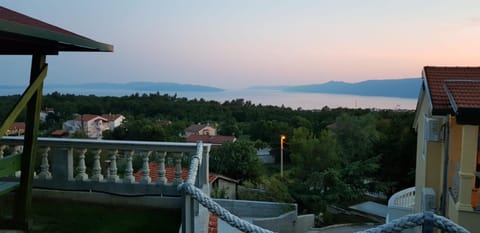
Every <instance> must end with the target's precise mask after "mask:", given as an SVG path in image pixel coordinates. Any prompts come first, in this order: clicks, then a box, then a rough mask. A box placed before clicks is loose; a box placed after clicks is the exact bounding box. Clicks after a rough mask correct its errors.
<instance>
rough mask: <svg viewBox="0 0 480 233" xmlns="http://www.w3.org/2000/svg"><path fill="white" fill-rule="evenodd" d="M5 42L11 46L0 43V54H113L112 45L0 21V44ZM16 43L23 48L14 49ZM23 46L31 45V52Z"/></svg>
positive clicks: (73, 35)
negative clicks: (83, 52) (72, 52)
mask: <svg viewBox="0 0 480 233" xmlns="http://www.w3.org/2000/svg"><path fill="white" fill-rule="evenodd" d="M1 35H8V36H1ZM2 38H4V39H2ZM12 39H14V40H12ZM7 40H8V41H9V42H10V43H11V44H10V45H11V46H9V44H7V43H2V46H1V47H0V54H33V53H36V52H42V53H44V54H58V52H62V51H96V52H113V46H112V45H109V44H105V43H101V42H97V41H94V40H91V39H89V38H86V37H82V36H79V35H75V34H71V35H70V34H64V33H59V32H54V31H50V30H46V29H43V28H39V27H33V26H29V25H25V24H21V23H16V22H12V21H8V20H3V19H0V42H8V41H7ZM18 43H22V45H23V46H20V47H16V46H15V45H16V44H18ZM25 45H31V47H32V48H31V49H32V50H31V51H29V48H28V46H26V47H25ZM38 45H42V46H38ZM34 48H36V50H35V49H34Z"/></svg>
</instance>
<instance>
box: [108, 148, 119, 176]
mask: <svg viewBox="0 0 480 233" xmlns="http://www.w3.org/2000/svg"><path fill="white" fill-rule="evenodd" d="M117 155H118V150H114V151H113V152H112V155H111V156H110V167H109V168H108V170H109V171H110V172H109V175H108V180H109V181H112V182H117V181H118V175H117Z"/></svg>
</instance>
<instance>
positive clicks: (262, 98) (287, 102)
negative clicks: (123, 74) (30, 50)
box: [0, 87, 417, 109]
mask: <svg viewBox="0 0 480 233" xmlns="http://www.w3.org/2000/svg"><path fill="white" fill-rule="evenodd" d="M22 91H23V89H22V90H21V89H20V88H8V89H5V88H3V89H0V95H13V94H21V92H22ZM53 91H58V89H56V90H54V89H49V88H48V87H47V88H45V90H44V93H51V92H53ZM59 92H60V93H70V94H76V95H91V94H93V95H97V96H124V95H131V94H134V93H136V92H138V93H140V94H142V92H139V91H134V90H108V89H94V90H93V89H92V90H85V89H78V88H65V89H63V90H61V91H59ZM147 93H148V92H147ZM161 94H170V95H173V94H177V96H178V97H186V98H188V99H194V98H197V99H200V98H203V99H205V100H215V101H219V102H224V101H227V100H233V99H240V98H242V99H244V100H245V101H247V100H249V101H251V102H252V103H254V104H262V105H275V106H282V105H284V106H285V107H291V108H294V109H297V108H302V109H321V108H323V107H324V106H328V107H329V108H337V107H346V108H377V109H415V107H416V102H417V100H416V99H403V98H389V97H368V96H356V95H333V94H320V93H291V92H282V91H276V90H252V89H241V90H226V91H223V92H176V93H175V92H161Z"/></svg>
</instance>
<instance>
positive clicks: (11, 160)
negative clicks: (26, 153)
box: [0, 154, 21, 177]
mask: <svg viewBox="0 0 480 233" xmlns="http://www.w3.org/2000/svg"><path fill="white" fill-rule="evenodd" d="M20 164H21V154H15V155H9V156H5V157H3V158H2V159H0V177H5V176H12V175H14V174H15V172H16V171H18V170H20Z"/></svg>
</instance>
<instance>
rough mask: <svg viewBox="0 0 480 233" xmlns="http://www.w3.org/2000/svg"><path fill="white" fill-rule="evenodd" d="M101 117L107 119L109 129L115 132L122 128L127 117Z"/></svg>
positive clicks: (112, 115)
mask: <svg viewBox="0 0 480 233" xmlns="http://www.w3.org/2000/svg"><path fill="white" fill-rule="evenodd" d="M101 117H103V118H105V119H107V122H108V129H109V130H113V129H115V128H117V127H118V126H120V125H121V124H122V122H123V121H124V120H125V117H124V116H123V115H121V114H111V113H110V114H102V115H101Z"/></svg>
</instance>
